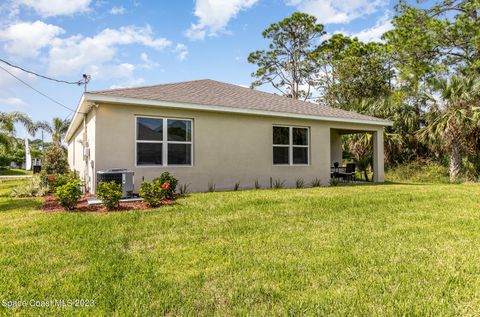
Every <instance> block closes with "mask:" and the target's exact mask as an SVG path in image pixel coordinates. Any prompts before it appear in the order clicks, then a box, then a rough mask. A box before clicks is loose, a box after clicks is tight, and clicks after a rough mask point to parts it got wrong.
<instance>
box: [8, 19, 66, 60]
mask: <svg viewBox="0 0 480 317" xmlns="http://www.w3.org/2000/svg"><path fill="white" fill-rule="evenodd" d="M64 32H65V31H64V30H63V29H62V28H60V27H58V26H56V25H52V24H45V23H44V22H42V21H35V22H19V23H16V24H12V25H10V26H9V27H7V28H6V29H4V30H0V42H5V44H4V45H3V48H4V50H5V51H6V52H7V53H9V54H11V55H13V56H15V57H36V56H38V54H39V50H40V49H42V48H44V47H46V46H48V45H49V44H50V43H51V41H52V40H53V39H54V38H55V37H57V36H58V35H60V34H63V33H64Z"/></svg>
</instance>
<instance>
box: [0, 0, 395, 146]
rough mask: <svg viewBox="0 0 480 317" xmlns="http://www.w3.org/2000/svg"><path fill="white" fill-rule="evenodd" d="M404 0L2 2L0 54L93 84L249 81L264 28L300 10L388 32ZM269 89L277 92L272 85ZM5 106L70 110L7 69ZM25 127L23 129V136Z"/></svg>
mask: <svg viewBox="0 0 480 317" xmlns="http://www.w3.org/2000/svg"><path fill="white" fill-rule="evenodd" d="M394 4H395V3H394V2H393V0H392V1H388V0H387V1H384V0H195V1H194V0H178V1H166V0H163V1H144V0H133V1H107V0H98V1H94V0H11V1H8V0H7V1H3V2H2V4H0V57H1V58H2V59H5V60H8V61H10V62H12V63H14V64H17V65H20V66H22V67H24V68H27V69H30V70H33V71H35V72H38V73H41V74H45V75H48V76H51V77H55V78H59V79H64V80H68V81H76V80H79V79H81V76H82V74H83V73H87V74H90V75H92V81H91V82H90V84H89V90H98V89H108V88H115V87H130V86H141V85H152V84H157V83H167V82H176V81H184V80H193V79H201V78H210V79H215V80H220V81H225V82H230V83H234V84H239V85H249V84H250V83H251V81H252V78H251V76H250V74H251V73H252V71H254V69H255V67H254V65H251V64H248V62H247V56H248V53H249V52H251V51H254V50H257V49H263V48H265V47H266V45H267V42H266V41H265V40H264V39H263V38H262V36H261V32H262V31H263V30H264V29H265V28H266V27H268V25H269V24H271V23H273V22H277V21H280V20H281V19H283V18H285V17H287V16H289V15H290V14H292V13H293V12H295V11H303V12H307V13H310V14H312V15H315V16H316V17H317V19H318V20H319V22H321V23H323V24H325V26H326V31H327V32H328V33H329V34H333V33H335V32H342V33H345V34H347V35H350V36H358V37H359V38H360V39H361V40H363V41H374V40H379V37H380V35H381V34H382V33H383V32H385V31H387V30H388V29H389V28H390V27H391V25H390V19H391V17H392V15H393V6H394ZM0 65H1V66H2V67H5V68H6V69H8V70H9V71H11V72H12V73H14V74H15V75H16V76H18V77H20V78H21V79H23V80H24V81H26V82H28V83H29V84H30V85H32V86H33V87H35V88H37V89H38V90H41V91H42V92H44V93H46V94H47V95H49V96H50V97H52V98H54V99H56V100H58V101H60V102H61V103H63V104H65V105H66V106H68V107H71V108H75V107H76V105H77V103H78V100H79V99H80V97H81V94H82V91H83V90H82V87H78V86H70V85H64V84H58V83H53V82H49V81H46V80H43V79H40V78H36V77H34V76H31V75H27V74H25V73H22V72H21V71H18V70H15V69H12V68H10V67H8V66H5V65H3V64H0ZM260 89H263V90H266V91H269V87H261V88H260ZM0 111H23V112H26V113H28V114H29V115H30V116H31V117H32V118H33V119H35V120H50V119H51V118H52V117H53V116H58V117H61V118H65V117H67V116H68V115H69V114H70V112H69V111H68V110H66V109H64V108H62V107H60V106H58V105H56V104H54V103H52V102H51V101H49V100H47V99H45V98H44V97H42V96H40V95H38V94H36V93H35V92H33V91H32V90H31V89H29V88H27V87H25V86H24V85H22V84H21V83H19V82H18V81H16V80H15V79H14V78H12V77H11V76H9V75H8V74H6V73H5V72H4V71H3V70H1V69H0ZM23 133H24V132H23V131H19V136H23Z"/></svg>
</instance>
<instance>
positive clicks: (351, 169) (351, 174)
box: [338, 163, 356, 181]
mask: <svg viewBox="0 0 480 317" xmlns="http://www.w3.org/2000/svg"><path fill="white" fill-rule="evenodd" d="M355 169H356V165H355V164H354V163H348V164H347V165H346V167H345V172H340V173H338V177H340V178H343V180H345V181H355Z"/></svg>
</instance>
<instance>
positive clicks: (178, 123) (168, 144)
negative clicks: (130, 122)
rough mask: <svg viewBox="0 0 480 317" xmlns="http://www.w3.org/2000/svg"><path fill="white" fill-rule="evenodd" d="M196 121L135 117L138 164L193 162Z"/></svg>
mask: <svg viewBox="0 0 480 317" xmlns="http://www.w3.org/2000/svg"><path fill="white" fill-rule="evenodd" d="M192 126H193V121H192V120H191V119H181V118H159V117H143V116H137V117H135V127H136V128H135V131H136V132H135V156H136V159H135V164H136V166H192V156H193V155H192V154H193V141H192V140H193V135H192V134H193V129H192Z"/></svg>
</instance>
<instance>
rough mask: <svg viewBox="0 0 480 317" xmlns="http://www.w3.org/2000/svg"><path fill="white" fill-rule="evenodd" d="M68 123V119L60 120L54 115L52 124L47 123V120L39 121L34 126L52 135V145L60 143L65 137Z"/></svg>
mask: <svg viewBox="0 0 480 317" xmlns="http://www.w3.org/2000/svg"><path fill="white" fill-rule="evenodd" d="M69 125H70V120H68V119H65V120H62V119H60V118H57V117H55V118H53V119H52V124H50V123H48V122H47V121H40V122H38V123H37V125H36V126H37V128H38V129H41V130H43V131H45V132H47V133H48V134H50V135H51V136H52V141H53V144H54V145H60V144H61V143H62V140H63V138H64V137H65V134H66V133H67V130H68V126H69Z"/></svg>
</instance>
